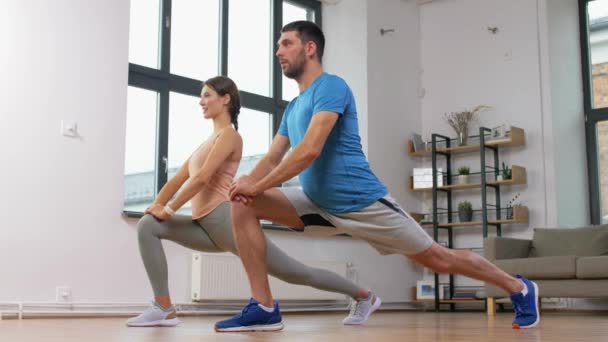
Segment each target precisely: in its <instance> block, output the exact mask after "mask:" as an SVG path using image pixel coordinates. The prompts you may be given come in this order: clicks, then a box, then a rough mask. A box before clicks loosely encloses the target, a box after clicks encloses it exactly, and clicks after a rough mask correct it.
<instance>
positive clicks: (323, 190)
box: [278, 73, 388, 214]
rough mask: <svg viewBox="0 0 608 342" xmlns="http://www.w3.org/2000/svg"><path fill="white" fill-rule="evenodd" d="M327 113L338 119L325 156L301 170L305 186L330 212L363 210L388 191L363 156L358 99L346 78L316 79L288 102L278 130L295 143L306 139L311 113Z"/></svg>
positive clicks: (329, 77)
mask: <svg viewBox="0 0 608 342" xmlns="http://www.w3.org/2000/svg"><path fill="white" fill-rule="evenodd" d="M324 111H328V112H335V113H337V114H338V115H339V116H340V117H339V118H338V121H336V125H335V126H334V128H333V129H332V131H331V133H330V135H329V137H328V138H327V141H326V142H325V146H324V147H323V151H322V152H321V155H320V156H319V157H318V158H317V159H316V160H315V161H314V162H313V163H312V164H311V165H310V166H309V167H307V168H306V169H305V170H304V171H302V173H300V176H299V177H300V184H301V185H302V189H303V190H304V192H305V193H306V195H308V197H310V199H312V201H313V202H314V203H315V204H317V205H318V206H319V207H321V208H322V209H324V210H326V211H328V212H329V213H333V214H335V213H344V212H351V211H356V210H359V209H362V208H365V207H367V206H369V205H371V204H372V203H374V202H375V201H377V200H378V199H380V198H382V197H383V196H385V195H386V194H387V193H388V191H387V189H386V187H385V186H384V184H382V182H380V180H379V179H378V177H376V175H374V173H373V172H372V170H371V169H370V167H369V163H368V162H367V159H366V158H365V155H364V154H363V148H362V147H361V138H360V137H359V127H358V123H357V109H356V107H355V99H354V97H353V94H352V92H351V90H350V88H349V87H348V85H347V84H346V82H345V81H344V80H343V79H341V78H340V77H338V76H335V75H330V74H327V73H322V74H321V75H320V76H319V77H317V79H315V81H314V82H313V83H312V84H311V85H310V86H309V87H308V88H306V89H305V90H304V91H303V92H302V93H300V95H299V96H298V97H296V98H295V99H293V100H292V101H291V102H290V103H289V105H288V106H287V108H286V109H285V112H284V113H283V118H282V120H281V126H280V127H279V131H278V133H279V134H281V135H284V136H286V137H288V138H289V142H290V144H291V146H292V147H295V146H297V145H298V144H299V143H300V142H301V141H302V139H303V138H304V135H305V134H306V130H307V129H308V126H309V125H310V120H311V119H312V117H313V115H315V114H316V113H319V112H324Z"/></svg>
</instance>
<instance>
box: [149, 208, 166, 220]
mask: <svg viewBox="0 0 608 342" xmlns="http://www.w3.org/2000/svg"><path fill="white" fill-rule="evenodd" d="M146 211H147V213H146V214H150V215H152V216H154V217H155V218H156V219H157V220H159V221H164V220H166V219H168V218H169V217H171V215H169V213H167V211H166V210H165V207H163V206H160V205H153V206H151V207H150V208H148V209H146Z"/></svg>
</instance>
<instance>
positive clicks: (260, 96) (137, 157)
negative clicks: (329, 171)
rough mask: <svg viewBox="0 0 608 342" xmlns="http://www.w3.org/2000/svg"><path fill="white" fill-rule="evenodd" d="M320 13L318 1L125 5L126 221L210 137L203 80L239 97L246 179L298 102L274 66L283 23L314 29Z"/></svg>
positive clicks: (179, 0)
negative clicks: (229, 87) (227, 81)
mask: <svg viewBox="0 0 608 342" xmlns="http://www.w3.org/2000/svg"><path fill="white" fill-rule="evenodd" d="M320 11H321V5H320V3H319V2H318V1H316V0H289V1H287V0H197V1H186V0H131V12H130V20H131V23H130V32H129V35H130V37H129V38H130V39H129V87H128V92H127V96H128V99H127V102H128V109H127V129H126V152H125V194H124V210H125V211H126V212H134V215H140V213H141V212H142V211H143V210H144V209H145V208H146V207H147V206H148V205H149V204H150V203H152V201H154V198H155V196H156V193H158V191H159V190H160V188H161V187H162V186H163V185H164V184H165V183H166V181H167V179H168V178H170V177H172V176H173V175H174V174H175V172H177V169H178V168H179V167H180V166H181V165H182V163H183V162H184V161H185V160H186V159H187V158H188V157H189V156H190V154H191V153H192V152H193V151H194V149H196V147H198V146H199V145H200V144H201V143H203V142H204V140H205V139H206V138H207V137H208V136H209V135H210V134H211V132H212V129H213V128H212V124H211V122H208V121H206V120H204V119H203V116H202V113H201V110H200V107H199V105H198V101H199V94H200V91H201V84H202V82H203V81H205V80H206V79H208V78H210V77H213V76H216V75H228V76H229V77H231V78H232V79H233V80H234V81H235V82H236V84H237V86H238V87H239V90H240V91H241V105H242V108H241V114H240V115H239V132H240V134H241V136H242V137H243V142H244V150H243V159H242V162H241V166H240V168H239V171H238V173H237V175H240V174H245V173H248V172H249V171H250V170H251V168H252V167H253V166H254V165H255V163H257V161H258V160H259V159H260V157H261V156H263V155H264V154H265V153H266V152H267V151H268V148H269V147H270V143H271V140H272V137H273V136H274V134H275V132H276V130H277V129H278V123H279V122H280V117H281V114H282V112H283V110H284V109H285V107H286V106H287V102H286V100H291V99H292V98H293V97H294V96H296V95H297V93H298V92H297V86H296V84H295V82H294V81H293V80H286V81H285V82H284V81H283V79H284V77H283V76H282V74H281V69H280V66H279V64H278V62H277V61H276V58H275V56H274V52H275V43H276V41H277V40H278V37H279V35H280V29H281V27H282V26H283V22H284V21H285V22H287V21H293V20H300V19H307V20H311V21H315V22H316V23H318V24H320ZM284 83H285V84H284ZM289 183H291V181H290V182H289ZM181 211H182V212H184V213H188V212H189V205H184V207H183V208H182V210H181ZM138 213H139V214H138Z"/></svg>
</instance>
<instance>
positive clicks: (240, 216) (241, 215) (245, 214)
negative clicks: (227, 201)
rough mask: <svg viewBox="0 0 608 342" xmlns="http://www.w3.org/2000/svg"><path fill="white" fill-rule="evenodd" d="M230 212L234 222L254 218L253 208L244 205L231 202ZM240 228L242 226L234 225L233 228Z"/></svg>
mask: <svg viewBox="0 0 608 342" xmlns="http://www.w3.org/2000/svg"><path fill="white" fill-rule="evenodd" d="M230 212H231V215H232V220H233V221H234V222H237V221H241V220H244V219H250V218H255V217H256V212H255V209H254V208H253V206H252V205H246V204H243V203H241V202H232V204H231V208H230ZM241 226H242V225H235V228H239V227H241Z"/></svg>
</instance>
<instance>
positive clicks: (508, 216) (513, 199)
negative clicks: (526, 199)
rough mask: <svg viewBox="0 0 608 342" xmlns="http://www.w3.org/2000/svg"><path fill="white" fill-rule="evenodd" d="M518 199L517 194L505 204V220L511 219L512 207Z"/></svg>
mask: <svg viewBox="0 0 608 342" xmlns="http://www.w3.org/2000/svg"><path fill="white" fill-rule="evenodd" d="M518 198H519V192H518V193H517V195H515V196H514V197H513V198H512V199H511V200H510V201H509V202H508V203H507V220H512V219H513V206H514V205H516V203H515V202H516V201H517V199H518Z"/></svg>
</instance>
